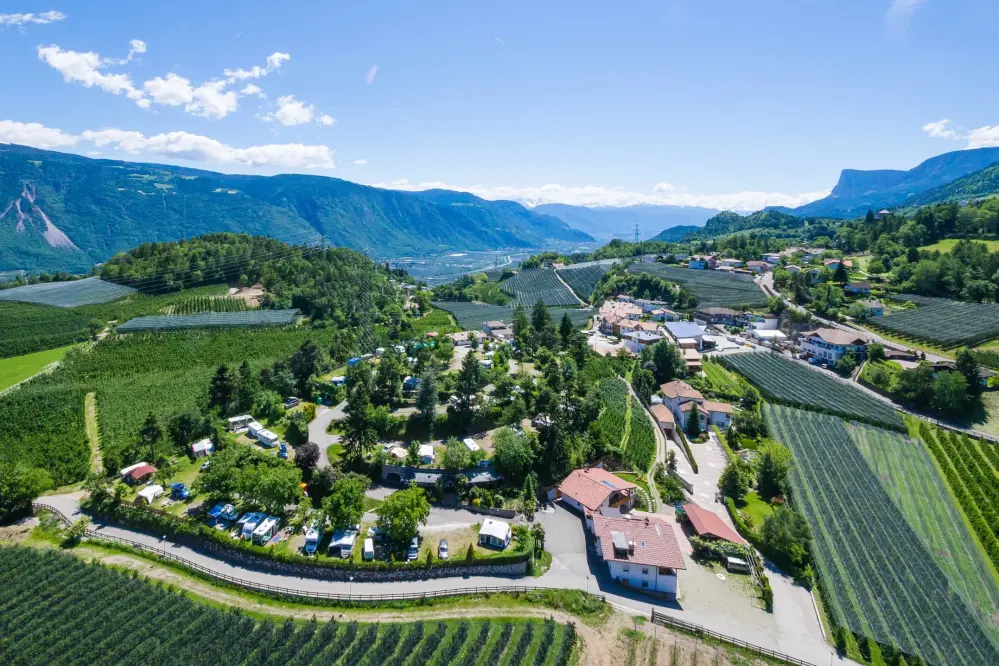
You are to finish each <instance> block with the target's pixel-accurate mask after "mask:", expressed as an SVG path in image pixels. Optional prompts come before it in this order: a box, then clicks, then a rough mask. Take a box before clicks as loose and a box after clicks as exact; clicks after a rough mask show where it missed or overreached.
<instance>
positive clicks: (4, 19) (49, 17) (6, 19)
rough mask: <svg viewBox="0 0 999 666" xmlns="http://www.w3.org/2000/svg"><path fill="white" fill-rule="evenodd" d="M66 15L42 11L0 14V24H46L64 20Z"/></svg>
mask: <svg viewBox="0 0 999 666" xmlns="http://www.w3.org/2000/svg"><path fill="white" fill-rule="evenodd" d="M65 18H66V15H65V14H63V13H62V12H42V13H41V14H0V25H25V24H27V23H37V24H39V25H45V24H47V23H55V22H56V21H62V20H64V19H65Z"/></svg>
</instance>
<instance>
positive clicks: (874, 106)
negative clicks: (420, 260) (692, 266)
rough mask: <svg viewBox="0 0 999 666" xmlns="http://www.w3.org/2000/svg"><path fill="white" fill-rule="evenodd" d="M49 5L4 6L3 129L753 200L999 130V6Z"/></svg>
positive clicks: (548, 186)
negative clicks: (998, 28)
mask: <svg viewBox="0 0 999 666" xmlns="http://www.w3.org/2000/svg"><path fill="white" fill-rule="evenodd" d="M45 1H46V4H44V5H39V4H36V0H8V1H5V2H4V3H3V8H2V10H0V58H2V62H3V63H4V83H5V85H4V94H3V95H2V97H0V142H18V143H28V144H30V145H36V146H39V147H46V148H52V149H55V150H67V151H72V152H77V153H80V154H90V155H94V156H103V157H113V158H119V159H133V160H147V161H158V162H169V163H175V164H183V165H188V166H198V167H203V168H209V169H215V170H221V171H233V172H236V171H238V172H250V173H261V174H272V173H280V172H302V173H321V174H326V175H330V176H335V177H340V178H346V179H349V180H354V181H359V182H364V183H369V184H379V185H383V186H394V187H400V188H420V187H426V186H428V185H430V184H434V185H441V186H448V187H454V188H461V189H468V190H470V191H473V192H476V193H478V194H480V195H483V196H486V197H489V198H498V197H504V198H514V199H518V200H522V201H527V202H534V201H565V202H567V203H588V204H611V205H622V204H629V203H640V202H654V203H677V204H686V205H689V204H701V205H711V206H716V207H722V208H738V209H752V208H758V207H761V206H762V205H764V204H794V203H802V202H804V201H807V200H809V199H811V198H817V197H818V196H821V195H822V194H824V193H825V191H827V190H828V189H829V188H830V187H832V185H833V184H834V183H835V181H836V178H837V176H838V173H839V171H840V169H842V168H861V169H871V168H910V167H912V166H915V165H916V164H917V163H918V162H920V161H921V160H923V159H925V158H927V157H929V156H931V155H935V154H939V153H942V152H946V151H949V150H958V149H961V148H966V147H975V146H984V145H999V89H997V88H996V86H994V85H991V84H990V83H988V82H989V81H993V80H994V79H995V75H996V68H997V66H996V63H999V43H997V40H996V39H995V36H994V26H995V25H997V24H999V3H996V2H994V0H836V1H835V2H834V1H832V0H825V1H814V2H797V1H792V0H786V1H783V2H779V1H777V0H761V1H758V2H745V1H744V0H740V1H735V0H733V1H722V0H719V1H717V2H703V1H694V0H690V1H688V0H659V1H657V2H639V1H635V2H627V3H607V2H583V1H580V0H576V1H574V2H562V1H558V2H556V1H544V2H504V3H478V2H467V0H466V1H465V2H450V1H445V2H433V3H412V2H374V1H372V2H365V3H344V2H335V3H334V2H285V3H279V4H275V3H260V2H216V1H206V0H201V1H199V2H188V1H186V0H175V1H173V2H169V3H162V2H161V3H119V2H114V3H112V2H100V3H97V2H81V1H61V0H52V1H51V2H49V0H45ZM136 40H138V41H136Z"/></svg>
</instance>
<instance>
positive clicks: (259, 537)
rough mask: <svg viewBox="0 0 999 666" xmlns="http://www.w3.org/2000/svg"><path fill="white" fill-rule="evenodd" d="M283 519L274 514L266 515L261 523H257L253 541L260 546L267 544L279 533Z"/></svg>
mask: <svg viewBox="0 0 999 666" xmlns="http://www.w3.org/2000/svg"><path fill="white" fill-rule="evenodd" d="M280 524H281V521H280V520H279V519H278V518H275V517H274V516H266V517H264V519H263V520H262V521H260V524H259V525H257V529H255V530H253V543H255V544H257V545H258V546H265V545H267V542H268V541H270V540H271V539H273V538H274V535H275V534H277V531H278V527H279V526H280Z"/></svg>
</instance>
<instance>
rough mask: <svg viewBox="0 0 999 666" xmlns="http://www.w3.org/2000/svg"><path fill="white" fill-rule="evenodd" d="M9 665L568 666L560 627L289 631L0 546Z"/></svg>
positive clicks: (324, 625)
mask: <svg viewBox="0 0 999 666" xmlns="http://www.w3.org/2000/svg"><path fill="white" fill-rule="evenodd" d="M0 586H2V588H3V590H4V595H3V597H2V598H0V635H2V636H3V637H4V638H3V640H2V641H0V659H3V660H4V661H5V662H6V663H10V664H14V663H17V664H53V663H60V664H98V663H99V664H144V665H147V664H148V665H155V664H189V665H194V666H196V665H199V664H205V665H209V664H210V665H212V666H216V665H219V666H224V665H226V664H233V665H236V664H248V665H249V664H254V665H257V664H278V663H280V664H317V665H322V664H328V665H330V666H332V665H334V664H337V665H339V666H358V665H361V664H363V665H365V666H381V665H382V664H392V665H396V664H404V665H406V666H424V665H425V664H441V665H444V664H447V665H451V664H455V665H461V666H473V665H474V664H478V663H484V664H511V665H517V666H519V665H521V664H533V665H534V666H564V665H565V664H567V663H569V661H570V658H572V652H573V648H574V645H575V642H576V632H575V627H573V626H572V625H560V624H557V623H555V622H554V621H551V620H548V621H545V622H539V621H533V620H502V619H497V620H492V619H490V620H449V621H430V622H410V623H381V624H359V623H357V622H336V621H329V622H317V621H315V620H313V621H312V622H306V623H302V624H298V623H295V622H294V621H292V620H291V619H289V620H287V621H285V622H284V623H275V622H272V621H257V620H255V619H253V618H251V617H248V616H246V615H243V614H241V613H232V612H226V611H222V610H218V609H216V608H212V607H209V606H204V605H201V604H198V603H195V602H194V601H191V600H189V599H187V598H186V597H182V596H180V595H178V594H176V593H174V592H171V591H168V590H165V589H163V588H161V587H157V586H153V585H150V584H149V583H146V582H145V581H143V580H141V579H137V578H133V577H131V576H127V575H125V574H123V573H119V572H117V571H113V570H110V569H105V568H103V567H99V566H96V565H93V564H84V563H83V562H81V561H80V560H78V559H77V558H75V557H72V556H69V555H63V554H60V553H53V552H48V553H42V552H39V551H36V550H32V549H27V548H18V547H11V548H0Z"/></svg>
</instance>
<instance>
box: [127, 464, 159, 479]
mask: <svg viewBox="0 0 999 666" xmlns="http://www.w3.org/2000/svg"><path fill="white" fill-rule="evenodd" d="M155 473H156V468H155V467H153V466H152V465H141V466H139V467H136V468H135V469H133V470H132V471H131V472H129V473H128V476H129V478H132V479H141V478H142V477H144V476H146V475H147V474H155Z"/></svg>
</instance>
